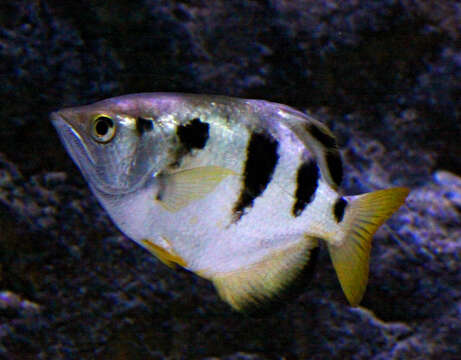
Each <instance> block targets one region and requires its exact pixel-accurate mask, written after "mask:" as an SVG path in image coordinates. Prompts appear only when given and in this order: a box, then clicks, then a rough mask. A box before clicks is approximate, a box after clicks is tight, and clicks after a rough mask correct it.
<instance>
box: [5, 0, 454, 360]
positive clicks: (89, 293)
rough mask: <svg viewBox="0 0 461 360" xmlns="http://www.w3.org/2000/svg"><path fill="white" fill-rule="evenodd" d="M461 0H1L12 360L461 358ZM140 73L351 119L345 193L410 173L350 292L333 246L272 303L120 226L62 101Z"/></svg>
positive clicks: (153, 84) (163, 87) (97, 92)
mask: <svg viewBox="0 0 461 360" xmlns="http://www.w3.org/2000/svg"><path fill="white" fill-rule="evenodd" d="M460 19H461V7H460V6H459V4H458V2H457V1H455V0H453V1H449V0H448V1H444V2H439V1H431V0H416V1H406V0H403V1H392V0H385V1H379V2H370V1H361V0H355V1H338V0H332V1H328V0H325V1H311V0H309V1H301V0H299V1H282V0H273V1H249V0H237V1H232V2H230V1H222V0H218V1H211V0H196V1H166V0H160V1H122V0H116V1H111V2H103V1H90V0H81V1H79V2H70V1H66V2H62V1H57V0H30V1H27V2H24V1H19V0H12V1H9V2H5V3H4V4H2V5H0V24H1V25H0V73H1V74H2V86H1V87H0V94H1V96H2V98H3V99H4V102H3V106H2V107H1V108H0V114H1V118H2V121H1V122H0V229H1V232H0V358H5V359H77V358H78V359H108V358H113V359H146V358H149V359H226V360H231V359H232V360H236V359H242V360H243V359H252V360H253V359H278V358H285V359H325V358H329V359H346V358H354V359H406V358H408V359H438V358H444V359H456V358H458V357H459V354H460V353H461V343H460V341H459V339H460V338H461V275H460V274H461V178H460V177H459V174H460V173H461V147H460V146H459V138H460V135H461V125H460V124H461V121H460V119H459V114H460V110H461V109H460V107H461V105H460V104H461V102H460V101H459V98H460V96H461V50H460V48H459V43H460V40H461V36H460V34H461V20H460ZM142 91H183V92H190V91H193V92H199V93H220V94H227V95H233V96H241V97H257V98H265V99H268V100H273V101H278V102H282V103H286V104H288V105H292V106H296V107H298V108H300V109H302V110H304V111H307V112H310V113H312V114H313V115H314V116H316V117H318V118H319V119H321V120H322V121H324V122H326V123H327V124H328V125H329V126H330V127H331V128H332V130H333V131H334V132H335V133H336V134H337V135H338V138H339V141H340V145H341V150H342V154H343V158H344V160H345V163H346V179H345V183H344V189H345V193H348V194H352V193H360V192H364V191H370V190H373V189H378V188H385V187H389V186H391V185H406V186H410V187H411V188H412V192H411V194H410V197H409V199H408V202H407V206H406V207H404V208H402V209H401V210H400V211H399V212H398V213H397V214H396V215H395V216H394V217H393V218H392V219H391V220H390V221H389V222H388V227H383V228H382V229H381V230H380V231H379V232H378V233H377V235H376V236H375V241H374V248H373V252H372V263H371V274H370V283H369V287H368V290H367V293H366V296H365V298H364V301H363V303H362V306H361V307H359V308H355V309H354V308H350V307H349V306H347V304H346V302H345V300H344V298H343V295H342V294H341V291H340V289H339V286H338V283H337V280H336V277H335V274H334V271H333V269H332V266H331V264H330V261H329V259H328V255H327V254H326V251H322V254H321V256H320V259H319V262H318V266H317V272H316V276H315V278H314V280H313V281H312V283H311V286H310V287H309V288H308V289H306V292H305V293H304V294H303V295H301V296H300V297H299V298H297V299H293V301H292V302H290V303H288V304H287V305H286V307H284V308H283V309H282V310H281V311H279V312H277V313H274V314H270V315H268V316H266V317H261V318H248V317H245V316H242V315H239V314H236V313H234V312H232V311H231V310H230V309H229V308H228V307H227V306H226V305H225V304H223V303H222V302H220V301H219V299H218V298H217V296H216V294H215V292H214V290H213V288H212V286H211V285H210V284H209V283H208V282H207V281H205V280H202V279H199V278H198V277H196V276H194V275H192V274H190V273H188V272H186V271H179V272H173V271H171V270H170V269H168V268H166V267H165V266H164V265H162V264H161V263H159V262H158V261H157V260H156V259H154V258H152V257H151V256H150V255H149V254H147V253H146V252H145V251H143V250H142V249H140V248H139V247H137V246H136V245H135V244H134V243H132V242H131V241H129V240H128V239H126V238H125V237H123V235H121V234H120V233H119V232H118V231H117V230H116V228H115V227H114V226H113V225H112V223H111V222H110V220H109V219H108V217H107V216H106V214H105V213H104V211H103V210H102V209H101V208H100V207H99V205H98V204H97V203H96V201H95V199H94V198H93V197H92V196H91V194H90V192H89V190H88V188H87V186H86V184H85V182H84V181H83V179H82V178H81V176H80V174H79V172H78V171H77V169H76V168H75V166H74V165H73V164H72V161H71V160H70V158H69V157H68V156H67V154H66V153H65V150H64V148H63V147H62V146H61V145H60V143H59V140H58V138H57V136H56V134H55V132H54V129H52V127H51V125H50V123H49V121H48V114H49V112H50V111H51V110H54V109H57V108H60V107H62V106H69V105H76V104H83V103H88V102H92V101H95V100H98V99H102V98H106V97H110V96H115V95H118V94H124V93H129V92H142Z"/></svg>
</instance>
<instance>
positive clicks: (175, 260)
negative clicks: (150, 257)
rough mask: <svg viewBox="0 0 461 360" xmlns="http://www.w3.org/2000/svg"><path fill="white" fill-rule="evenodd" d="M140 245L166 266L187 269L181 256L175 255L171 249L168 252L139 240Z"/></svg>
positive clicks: (148, 242)
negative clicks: (177, 266)
mask: <svg viewBox="0 0 461 360" xmlns="http://www.w3.org/2000/svg"><path fill="white" fill-rule="evenodd" d="M141 244H142V245H143V246H144V247H145V248H146V249H147V250H149V251H150V252H151V253H152V254H154V255H155V256H156V257H157V258H158V259H159V260H160V261H161V262H162V263H164V264H165V265H166V266H168V267H170V268H172V269H174V268H176V265H179V266H182V267H187V263H186V261H185V260H184V259H183V258H182V257H181V256H179V255H178V254H176V252H175V251H174V250H173V249H170V250H169V251H168V250H166V249H164V248H163V247H161V246H158V245H156V244H154V243H153V242H152V241H150V240H147V239H144V240H141Z"/></svg>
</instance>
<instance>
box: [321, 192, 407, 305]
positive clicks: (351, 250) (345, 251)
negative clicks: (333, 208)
mask: <svg viewBox="0 0 461 360" xmlns="http://www.w3.org/2000/svg"><path fill="white" fill-rule="evenodd" d="M408 193H409V189H407V188H403V187H398V188H392V189H386V190H379V191H374V192H371V193H366V194H362V195H358V196H347V197H346V199H347V201H348V205H347V208H346V211H345V215H344V220H343V221H342V222H343V226H344V231H343V232H342V233H343V234H344V236H343V239H342V241H341V242H340V243H339V244H334V243H330V242H328V250H329V253H330V257H331V260H332V262H333V266H334V268H335V271H336V275H337V276H338V279H339V282H340V284H341V287H342V289H343V292H344V294H345V295H346V298H347V300H348V301H349V303H350V304H351V305H352V306H357V305H358V304H359V303H360V301H361V300H362V298H363V295H364V293H365V289H366V287H367V282H368V270H369V258H370V250H371V239H372V237H373V234H374V233H375V232H376V230H378V228H379V227H380V226H381V225H382V224H383V223H384V222H385V221H386V220H387V219H388V218H389V217H391V215H392V214H393V213H394V212H395V211H397V209H398V208H399V207H400V206H401V205H402V204H403V203H404V201H405V198H406V197H407V195H408Z"/></svg>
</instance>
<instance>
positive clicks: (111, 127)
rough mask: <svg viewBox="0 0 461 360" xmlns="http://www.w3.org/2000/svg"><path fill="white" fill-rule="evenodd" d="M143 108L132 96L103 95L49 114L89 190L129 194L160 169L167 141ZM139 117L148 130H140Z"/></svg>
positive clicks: (109, 193) (164, 157) (164, 158)
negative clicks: (87, 102)
mask: <svg viewBox="0 0 461 360" xmlns="http://www.w3.org/2000/svg"><path fill="white" fill-rule="evenodd" d="M144 108H145V107H143V106H139V104H138V103H137V102H136V100H135V99H124V100H123V101H117V100H113V99H109V101H107V100H105V101H101V102H98V103H95V104H92V105H85V106H79V107H74V108H66V109H62V110H59V111H56V112H53V113H52V114H51V121H52V123H53V125H54V127H55V128H56V130H57V132H58V134H59V137H60V139H61V141H62V143H63V144H64V146H65V148H66V150H67V151H68V153H69V155H70V156H71V157H72V159H73V161H74V162H75V163H76V164H77V166H78V167H79V169H80V171H81V172H82V174H83V176H84V177H85V179H86V180H87V182H88V183H89V184H90V187H91V188H93V189H94V190H97V191H99V192H102V193H104V194H108V195H119V194H126V193H130V192H133V191H135V190H137V189H138V188H140V187H142V186H143V185H144V184H145V183H146V182H147V181H149V180H151V179H152V178H153V177H154V176H155V174H156V173H157V172H158V171H159V170H160V169H161V168H162V166H163V164H164V162H165V161H166V155H165V153H166V149H165V147H166V146H167V144H166V143H167V141H166V139H165V136H164V131H162V129H161V128H158V127H156V126H154V120H153V118H152V117H151V118H149V117H148V115H146V113H145V111H144V110H143V109H144ZM140 119H142V121H144V123H143V124H144V125H143V126H144V128H147V130H149V131H148V132H149V134H142V131H140V130H142V129H140V127H139V121H140ZM149 122H152V124H150V123H149ZM146 124H147V125H146Z"/></svg>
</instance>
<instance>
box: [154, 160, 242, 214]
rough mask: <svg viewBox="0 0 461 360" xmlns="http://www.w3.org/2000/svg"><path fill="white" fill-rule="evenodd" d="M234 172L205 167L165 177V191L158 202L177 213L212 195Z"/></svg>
mask: <svg viewBox="0 0 461 360" xmlns="http://www.w3.org/2000/svg"><path fill="white" fill-rule="evenodd" d="M236 174H237V173H236V172H234V171H233V170H230V169H226V168H222V167H219V166H203V167H196V168H192V169H187V170H181V171H177V172H174V173H171V174H168V175H165V183H166V186H165V189H164V191H163V193H162V194H161V195H160V196H158V199H157V201H159V203H160V204H161V205H162V206H163V207H164V208H165V209H166V210H167V211H169V212H176V211H179V210H181V209H182V208H184V207H186V206H187V205H189V204H190V203H191V202H193V201H195V200H199V199H202V198H204V197H205V196H206V195H208V194H209V193H211V192H212V191H213V190H214V189H215V188H216V187H217V186H218V185H219V184H220V183H221V181H222V180H224V179H225V178H226V177H227V176H229V175H236Z"/></svg>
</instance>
